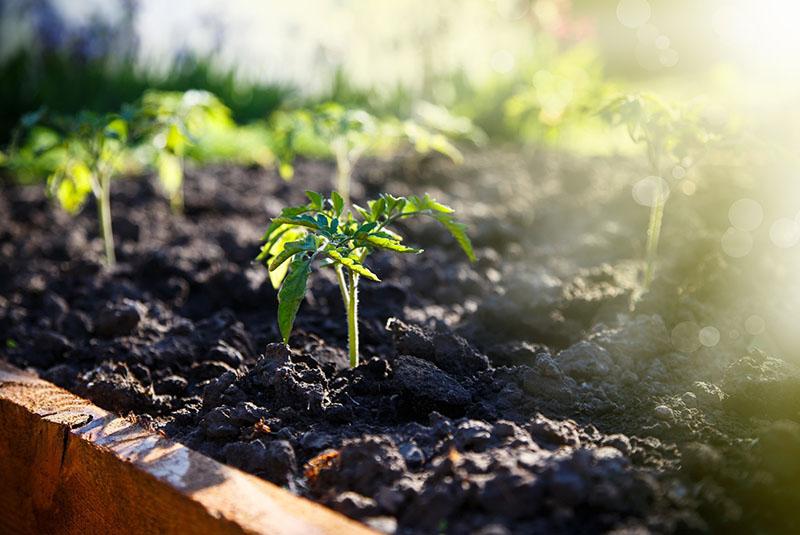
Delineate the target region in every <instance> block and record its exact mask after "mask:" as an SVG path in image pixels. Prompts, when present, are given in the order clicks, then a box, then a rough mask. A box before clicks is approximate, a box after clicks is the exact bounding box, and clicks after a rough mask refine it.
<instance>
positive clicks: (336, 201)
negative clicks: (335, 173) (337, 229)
mask: <svg viewBox="0 0 800 535" xmlns="http://www.w3.org/2000/svg"><path fill="white" fill-rule="evenodd" d="M331 203H332V204H333V210H334V212H336V215H337V216H339V215H342V210H344V199H343V198H342V196H341V195H339V192H338V191H333V192H331Z"/></svg>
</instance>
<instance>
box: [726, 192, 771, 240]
mask: <svg viewBox="0 0 800 535" xmlns="http://www.w3.org/2000/svg"><path fill="white" fill-rule="evenodd" d="M728 221H730V222H731V226H732V227H733V228H735V229H737V230H744V231H746V232H750V231H753V230H755V229H757V228H758V227H759V226H761V222H762V221H764V209H763V208H761V205H760V204H759V203H758V201H754V200H753V199H739V200H738V201H736V202H734V203H733V204H732V205H731V207H730V209H729V210H728Z"/></svg>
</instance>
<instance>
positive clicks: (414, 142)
mask: <svg viewBox="0 0 800 535" xmlns="http://www.w3.org/2000/svg"><path fill="white" fill-rule="evenodd" d="M416 116H417V119H418V120H412V119H407V120H403V121H401V120H399V119H397V118H394V117H389V118H378V117H376V116H374V115H372V114H370V113H368V112H366V111H364V110H361V109H355V108H345V107H344V106H342V105H340V104H337V103H333V102H327V103H325V104H322V105H320V106H318V107H316V108H315V109H313V110H296V111H292V112H279V113H277V114H275V116H274V117H273V119H272V121H271V129H272V147H271V149H272V152H273V153H274V154H275V156H276V157H277V159H278V162H279V168H278V169H279V172H280V174H281V176H282V177H283V178H284V179H289V178H291V177H292V175H293V173H294V168H293V165H292V164H293V162H294V159H295V158H296V157H297V155H298V154H299V153H300V152H301V151H302V150H303V148H309V147H314V145H315V144H316V145H319V144H320V143H321V144H322V145H323V149H324V150H325V151H327V152H328V153H329V154H331V155H332V156H333V157H334V160H335V161H336V176H335V180H334V184H333V187H334V188H335V189H336V191H337V192H338V193H339V194H340V195H341V196H342V199H343V200H344V204H345V206H347V205H349V204H350V183H351V181H352V174H353V169H354V168H355V166H356V164H357V163H358V161H359V160H360V159H361V158H362V157H363V156H364V155H365V154H367V153H369V152H375V153H386V152H391V151H393V150H395V149H397V148H398V147H399V146H411V147H413V148H414V150H415V151H417V152H418V153H421V154H427V153H429V152H432V151H435V152H439V153H441V154H444V155H445V156H447V157H448V158H450V159H452V160H453V161H454V162H457V163H458V162H461V161H462V160H463V156H462V155H461V152H459V150H458V148H456V146H455V145H454V144H453V143H452V141H451V139H469V140H472V141H474V142H479V141H481V140H482V138H481V135H482V132H480V131H479V130H477V129H476V128H475V127H474V126H473V125H472V123H471V122H470V121H469V120H468V119H466V118H463V117H455V116H453V115H451V114H450V113H449V112H448V111H447V110H446V109H444V108H441V107H438V106H434V105H432V104H421V105H419V106H418V107H417V110H416ZM312 152H313V151H312Z"/></svg>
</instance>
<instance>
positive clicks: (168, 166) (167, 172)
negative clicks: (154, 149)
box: [158, 152, 183, 197]
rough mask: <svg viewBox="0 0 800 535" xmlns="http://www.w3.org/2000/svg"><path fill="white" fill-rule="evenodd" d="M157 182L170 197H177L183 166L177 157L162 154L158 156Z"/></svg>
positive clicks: (165, 153)
mask: <svg viewBox="0 0 800 535" xmlns="http://www.w3.org/2000/svg"><path fill="white" fill-rule="evenodd" d="M158 180H159V182H161V186H163V188H164V191H166V193H167V195H168V196H170V197H172V196H174V195H177V194H178V193H179V192H180V190H181V187H182V185H183V166H182V165H181V159H180V157H179V156H175V155H174V154H170V153H168V152H162V153H161V154H160V155H159V156H158Z"/></svg>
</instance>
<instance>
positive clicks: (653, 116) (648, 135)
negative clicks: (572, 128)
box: [600, 94, 718, 292]
mask: <svg viewBox="0 0 800 535" xmlns="http://www.w3.org/2000/svg"><path fill="white" fill-rule="evenodd" d="M700 111H701V110H699V109H697V108H696V107H693V106H678V105H675V104H667V103H665V102H664V101H662V100H661V99H659V98H658V97H656V96H655V95H649V94H641V95H624V96H621V97H617V98H615V99H614V100H612V101H611V102H610V103H609V104H607V105H606V106H605V107H604V108H603V109H602V110H601V112H600V113H601V115H602V116H603V117H605V119H606V120H607V121H608V122H609V123H610V124H611V125H612V126H619V125H621V126H624V127H625V128H626V129H627V131H628V134H629V136H630V138H631V140H633V142H634V143H636V144H638V145H642V146H644V148H645V153H646V156H647V164H648V168H649V172H650V174H651V175H652V177H655V178H654V179H653V181H654V183H653V184H650V186H651V188H650V189H652V190H653V191H652V192H651V194H650V195H649V198H648V203H647V204H648V205H649V206H650V220H649V223H648V225H647V243H646V246H645V271H644V281H643V284H642V290H643V291H644V292H646V291H648V290H649V289H650V285H651V284H652V282H653V277H654V275H655V267H656V256H657V252H658V242H659V238H660V236H661V223H662V220H663V218H664V205H665V203H666V201H667V198H668V196H669V187H668V182H667V181H666V179H665V178H664V177H673V176H674V174H673V170H674V169H676V168H679V169H681V170H682V171H683V172H684V173H685V172H687V171H688V170H689V168H690V167H692V166H694V165H696V164H697V162H698V160H699V159H700V157H701V156H702V155H703V153H704V152H706V151H707V149H708V147H709V145H710V144H711V143H712V142H714V141H716V140H717V139H718V138H717V136H716V135H715V134H713V133H712V131H711V129H710V128H708V124H707V121H706V120H705V119H704V118H703V117H702V115H701V114H700Z"/></svg>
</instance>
